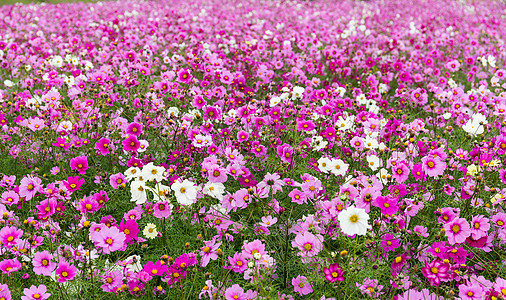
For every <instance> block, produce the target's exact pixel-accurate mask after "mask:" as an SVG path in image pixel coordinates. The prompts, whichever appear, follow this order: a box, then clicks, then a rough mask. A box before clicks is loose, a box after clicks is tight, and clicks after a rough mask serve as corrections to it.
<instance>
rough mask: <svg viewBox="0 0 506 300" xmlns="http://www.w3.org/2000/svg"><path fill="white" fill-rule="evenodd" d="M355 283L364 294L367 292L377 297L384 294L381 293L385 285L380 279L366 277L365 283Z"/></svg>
mask: <svg viewBox="0 0 506 300" xmlns="http://www.w3.org/2000/svg"><path fill="white" fill-rule="evenodd" d="M355 285H356V286H357V287H358V288H359V289H360V292H361V293H362V294H366V295H369V296H371V297H375V298H377V297H378V295H380V294H383V293H381V290H382V289H383V286H382V285H380V284H379V281H378V279H370V278H365V279H364V283H363V284H359V283H358V282H357V283H355Z"/></svg>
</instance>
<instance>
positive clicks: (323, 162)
mask: <svg viewBox="0 0 506 300" xmlns="http://www.w3.org/2000/svg"><path fill="white" fill-rule="evenodd" d="M318 169H320V171H322V172H323V173H328V172H329V171H330V170H331V169H332V161H331V160H330V159H329V158H328V157H320V159H319V160H318Z"/></svg>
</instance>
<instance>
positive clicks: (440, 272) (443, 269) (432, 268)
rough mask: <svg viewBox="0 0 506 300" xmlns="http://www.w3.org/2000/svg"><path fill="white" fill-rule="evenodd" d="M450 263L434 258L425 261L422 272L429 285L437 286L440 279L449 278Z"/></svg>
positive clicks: (445, 279)
mask: <svg viewBox="0 0 506 300" xmlns="http://www.w3.org/2000/svg"><path fill="white" fill-rule="evenodd" d="M450 271H451V270H450V264H448V263H443V262H441V261H439V260H434V261H433V262H431V263H429V264H428V263H427V262H425V267H423V268H422V273H423V276H425V278H427V279H428V280H429V282H430V284H431V285H435V286H438V285H440V284H441V281H447V280H448V279H450Z"/></svg>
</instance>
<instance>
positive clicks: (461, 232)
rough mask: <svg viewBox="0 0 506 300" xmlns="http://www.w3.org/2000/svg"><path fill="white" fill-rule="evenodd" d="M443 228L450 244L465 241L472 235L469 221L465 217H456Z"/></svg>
mask: <svg viewBox="0 0 506 300" xmlns="http://www.w3.org/2000/svg"><path fill="white" fill-rule="evenodd" d="M443 229H444V230H445V234H446V236H447V237H448V243H450V245H454V244H456V243H457V244H460V243H463V242H464V241H465V240H466V238H467V237H468V236H470V235H471V230H470V227H469V223H467V220H466V219H464V218H455V219H454V220H453V221H451V222H448V223H446V224H444V225H443Z"/></svg>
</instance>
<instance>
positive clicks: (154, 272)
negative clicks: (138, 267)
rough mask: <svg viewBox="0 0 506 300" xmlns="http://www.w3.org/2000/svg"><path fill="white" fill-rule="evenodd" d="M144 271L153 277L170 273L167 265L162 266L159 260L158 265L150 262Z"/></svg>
mask: <svg viewBox="0 0 506 300" xmlns="http://www.w3.org/2000/svg"><path fill="white" fill-rule="evenodd" d="M143 271H144V272H146V273H148V274H150V275H151V276H164V274H165V273H167V272H168V268H167V265H162V263H161V262H160V261H159V260H157V261H156V263H153V262H152V261H149V262H148V263H147V264H146V265H144V268H143Z"/></svg>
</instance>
